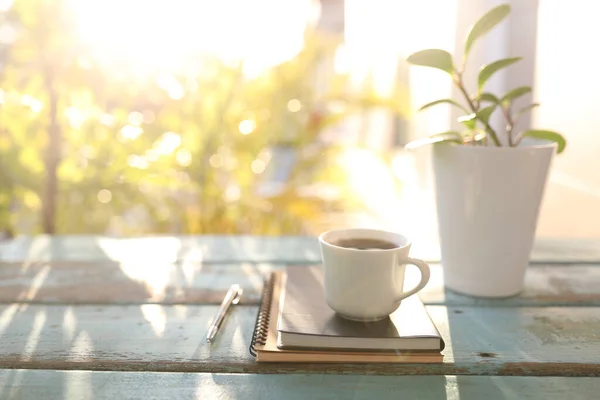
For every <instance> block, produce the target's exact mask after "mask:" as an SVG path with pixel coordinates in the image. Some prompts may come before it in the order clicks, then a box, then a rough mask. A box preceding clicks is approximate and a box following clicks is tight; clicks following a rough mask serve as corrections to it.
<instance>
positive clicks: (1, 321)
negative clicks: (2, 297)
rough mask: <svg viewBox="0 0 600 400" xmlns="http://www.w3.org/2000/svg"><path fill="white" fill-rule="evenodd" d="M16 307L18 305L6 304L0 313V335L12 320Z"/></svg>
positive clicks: (17, 307)
mask: <svg viewBox="0 0 600 400" xmlns="http://www.w3.org/2000/svg"><path fill="white" fill-rule="evenodd" d="M18 309H19V305H18V304H14V303H13V304H11V305H9V306H7V307H6V308H5V309H4V311H2V313H1V314H0V337H2V335H3V334H4V331H5V330H6V328H8V327H9V326H10V323H11V322H12V320H13V318H14V316H15V314H16V313H17V311H18Z"/></svg>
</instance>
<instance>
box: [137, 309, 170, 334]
mask: <svg viewBox="0 0 600 400" xmlns="http://www.w3.org/2000/svg"><path fill="white" fill-rule="evenodd" d="M140 310H141V311H142V314H143V315H144V318H145V319H146V321H148V323H149V324H150V326H152V329H153V330H154V333H155V334H156V336H158V337H162V336H163V334H164V333H165V328H166V326H167V315H166V313H165V310H164V307H163V306H161V305H160V304H142V305H141V306H140Z"/></svg>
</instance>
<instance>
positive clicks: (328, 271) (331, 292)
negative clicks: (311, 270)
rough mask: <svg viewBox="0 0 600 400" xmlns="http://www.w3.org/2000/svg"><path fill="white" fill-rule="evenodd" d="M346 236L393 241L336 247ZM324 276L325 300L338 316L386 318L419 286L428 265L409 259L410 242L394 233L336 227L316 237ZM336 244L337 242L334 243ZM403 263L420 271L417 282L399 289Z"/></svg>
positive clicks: (402, 281) (426, 273) (427, 272)
mask: <svg viewBox="0 0 600 400" xmlns="http://www.w3.org/2000/svg"><path fill="white" fill-rule="evenodd" d="M347 239H376V240H381V241H384V242H388V243H391V244H393V248H389V249H379V248H377V249H367V250H360V249H356V248H349V247H340V245H339V244H340V243H339V242H340V241H343V240H347ZM319 243H320V247H321V256H322V258H323V270H324V278H325V299H326V301H327V304H328V305H329V307H331V309H332V310H334V311H335V312H337V313H338V314H339V315H340V316H342V317H344V318H347V319H351V320H357V321H377V320H380V319H384V318H386V317H388V316H389V315H390V314H391V313H393V312H394V311H396V309H397V308H398V307H399V306H400V302H401V301H402V299H405V298H407V297H408V296H411V295H413V294H415V293H417V292H418V291H419V290H421V289H423V287H425V285H426V284H427V282H428V281H429V275H430V272H429V266H428V265H427V264H426V263H425V262H424V261H422V260H417V259H414V258H410V257H409V256H408V254H409V251H410V245H411V243H410V241H409V240H408V239H407V238H406V237H404V236H402V235H400V234H398V233H392V232H386V231H381V230H374V229H339V230H333V231H329V232H325V233H323V234H321V235H320V236H319ZM336 243H337V244H336ZM406 264H413V265H415V266H416V267H418V268H419V270H421V281H420V282H419V284H418V285H417V286H415V287H414V288H413V289H411V290H409V291H406V292H403V289H404V270H405V266H406Z"/></svg>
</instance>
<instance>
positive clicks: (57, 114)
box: [0, 0, 404, 235]
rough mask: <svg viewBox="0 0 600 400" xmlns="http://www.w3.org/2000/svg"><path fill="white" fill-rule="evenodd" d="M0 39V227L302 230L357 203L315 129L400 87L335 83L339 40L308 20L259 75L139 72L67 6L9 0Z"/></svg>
mask: <svg viewBox="0 0 600 400" xmlns="http://www.w3.org/2000/svg"><path fill="white" fill-rule="evenodd" d="M139 18H144V16H143V14H141V15H140V16H139ZM3 32H4V33H3ZM0 36H1V37H0V39H1V42H2V47H1V50H0V57H1V60H2V68H1V71H0V88H1V90H0V102H1V105H2V109H1V112H0V232H2V231H4V232H8V233H10V234H18V233H27V234H36V233H73V234H75V233H103V234H114V235H140V234H147V233H182V234H186V233H252V234H266V235H278V234H299V233H306V232H307V230H310V226H311V222H312V221H315V220H318V219H319V218H320V217H321V216H322V215H324V214H326V213H329V212H335V211H336V210H353V209H360V208H361V207H362V206H363V205H362V204H361V202H360V199H358V198H357V197H356V196H353V194H352V193H351V189H350V188H349V185H348V180H349V179H351V177H349V176H348V171H347V170H345V169H344V168H342V166H341V165H340V163H339V162H338V160H339V155H340V153H343V152H345V151H347V150H348V147H347V146H345V145H341V144H336V143H335V142H331V141H327V140H324V139H323V132H326V131H327V130H328V129H332V127H336V126H338V125H339V124H340V123H342V122H343V121H344V120H345V119H346V118H347V117H348V116H350V115H352V114H356V113H362V112H365V111H366V110H368V109H371V108H380V107H382V106H383V107H386V108H387V109H390V108H391V109H393V110H394V111H395V112H397V113H400V114H401V113H403V112H404V110H403V106H402V105H403V104H404V99H403V97H402V94H401V93H400V92H399V89H398V91H395V92H394V94H393V95H392V96H389V97H387V98H382V97H380V96H378V95H376V94H375V92H374V91H373V90H372V88H369V87H368V86H366V87H363V88H362V89H361V90H360V91H354V92H352V93H349V91H348V90H347V88H348V86H349V85H348V76H347V75H344V74H343V73H335V71H333V69H332V68H331V60H332V59H333V57H334V54H335V51H336V49H337V48H338V46H339V43H340V39H339V38H336V37H332V36H331V35H327V34H322V33H320V32H319V31H318V30H317V29H315V28H314V27H311V26H309V27H307V29H306V30H305V33H304V46H303V48H302V49H301V50H300V52H299V53H298V54H296V55H295V56H294V57H292V58H290V59H288V60H286V61H283V62H281V63H278V64H277V65H274V66H271V67H270V68H268V69H266V70H263V71H261V72H260V73H259V74H249V73H247V68H246V65H245V63H244V61H243V60H234V61H232V60H223V59H222V58H219V57H217V56H214V55H212V56H211V55H210V54H208V55H207V54H203V55H202V56H201V57H200V58H197V59H190V60H189V63H188V64H187V67H186V68H182V69H179V70H172V71H168V72H165V71H159V72H158V73H152V74H141V73H139V71H136V70H135V69H134V68H129V67H128V66H127V65H119V64H117V65H116V66H115V64H114V63H113V64H112V65H109V64H107V63H106V62H105V60H102V59H101V58H98V57H96V55H95V54H94V52H93V51H92V50H91V49H90V48H89V47H86V44H85V43H84V42H82V41H81V40H79V38H80V37H79V35H78V34H77V32H76V27H75V24H74V21H73V15H72V13H71V12H70V8H69V3H68V1H66V0H62V1H60V0H45V1H37V0H16V1H14V2H13V4H12V6H11V7H9V8H8V9H7V10H6V11H5V12H4V13H3V14H2V16H1V19H0ZM368 151H369V152H374V151H373V150H368ZM376 156H377V157H383V158H384V160H385V157H387V155H386V154H376ZM384 162H387V161H384Z"/></svg>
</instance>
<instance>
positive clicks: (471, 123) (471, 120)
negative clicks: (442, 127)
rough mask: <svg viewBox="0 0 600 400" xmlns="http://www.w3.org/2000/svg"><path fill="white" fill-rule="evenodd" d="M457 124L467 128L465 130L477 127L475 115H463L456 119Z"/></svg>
mask: <svg viewBox="0 0 600 400" xmlns="http://www.w3.org/2000/svg"><path fill="white" fill-rule="evenodd" d="M457 121H458V122H460V123H461V124H463V125H464V126H466V127H467V129H470V130H473V129H475V126H477V114H475V113H473V114H469V115H463V116H462V117H459V118H458V119H457Z"/></svg>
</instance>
